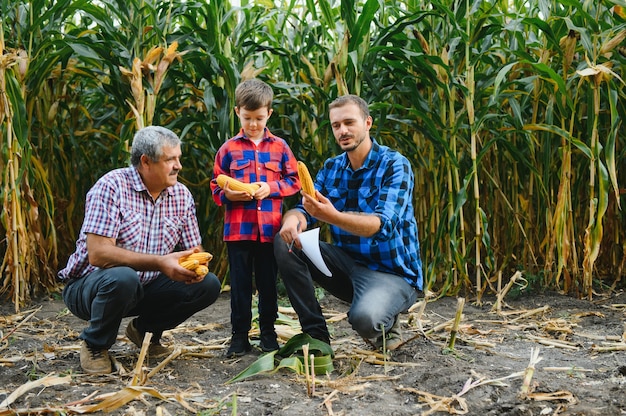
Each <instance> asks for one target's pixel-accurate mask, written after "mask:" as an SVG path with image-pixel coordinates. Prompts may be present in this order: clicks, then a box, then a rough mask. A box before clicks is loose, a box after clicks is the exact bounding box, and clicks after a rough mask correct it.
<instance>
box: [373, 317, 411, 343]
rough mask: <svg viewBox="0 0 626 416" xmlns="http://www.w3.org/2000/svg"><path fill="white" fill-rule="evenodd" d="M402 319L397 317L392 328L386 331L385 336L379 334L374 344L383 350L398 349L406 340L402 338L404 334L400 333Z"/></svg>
mask: <svg viewBox="0 0 626 416" xmlns="http://www.w3.org/2000/svg"><path fill="white" fill-rule="evenodd" d="M399 322H400V320H399V319H398V317H396V321H395V322H394V323H393V326H392V327H391V329H389V330H388V331H386V332H385V338H384V339H383V336H382V335H381V336H379V337H378V338H376V341H375V342H374V346H375V347H376V349H378V350H380V351H383V349H386V350H387V351H393V350H396V349H398V348H399V347H400V346H401V345H402V344H403V343H404V341H403V340H402V334H401V333H400V323H399Z"/></svg>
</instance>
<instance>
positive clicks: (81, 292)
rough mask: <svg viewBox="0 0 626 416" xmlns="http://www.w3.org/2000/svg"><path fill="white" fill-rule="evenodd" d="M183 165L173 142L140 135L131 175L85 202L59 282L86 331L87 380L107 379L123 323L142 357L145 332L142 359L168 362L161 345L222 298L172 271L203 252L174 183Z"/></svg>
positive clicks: (205, 280) (189, 209) (158, 132)
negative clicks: (94, 376)
mask: <svg viewBox="0 0 626 416" xmlns="http://www.w3.org/2000/svg"><path fill="white" fill-rule="evenodd" d="M180 157H181V149H180V139H179V138H178V136H176V134H174V133H173V132H172V131H170V130H168V129H165V128H163V127H154V126H151V127H145V128H143V129H141V130H139V131H138V132H137V133H136V134H135V137H134V139H133V144H132V150H131V164H132V166H131V167H128V168H122V169H116V170H113V171H111V172H109V173H107V174H106V175H104V176H103V177H102V178H100V179H99V180H98V181H97V182H96V184H95V185H94V186H93V187H92V188H91V190H90V191H89V192H88V194H87V199H86V203H85V219H84V222H83V226H82V229H81V231H80V236H79V238H78V241H77V242H76V251H75V252H74V254H72V255H71V256H70V258H69V260H68V263H67V266H66V267H65V268H64V269H63V270H61V271H60V272H59V278H60V279H61V280H63V281H64V282H65V283H66V284H65V288H64V290H63V300H64V301H65V304H66V305H67V307H68V309H69V310H70V311H71V312H72V313H73V314H74V315H76V316H77V317H79V318H82V319H84V320H87V321H89V325H88V326H87V328H85V330H83V332H82V333H81V335H80V338H81V339H82V340H83V342H82V347H81V351H80V363H81V366H82V368H83V370H84V371H85V372H87V373H91V374H106V373H110V372H111V371H112V370H113V367H112V363H111V358H110V357H109V353H108V350H109V349H110V348H111V346H112V345H113V344H114V343H115V340H116V338H117V333H118V330H119V326H120V324H121V321H122V318H124V317H127V316H137V318H135V319H133V320H132V321H131V322H130V323H129V324H128V327H127V328H126V336H127V337H128V338H129V339H130V340H131V341H132V342H133V343H134V344H135V345H136V346H137V347H141V345H142V342H143V339H144V335H145V333H146V332H151V333H152V334H153V336H152V338H151V345H150V347H149V349H148V355H149V357H153V358H158V357H163V356H165V355H168V354H169V353H170V352H171V349H170V348H167V347H165V346H163V345H161V343H160V338H161V335H162V333H163V331H165V330H167V329H172V328H174V327H176V326H177V325H179V324H180V323H182V322H183V321H185V320H186V319H187V318H189V317H190V316H191V315H193V314H194V313H196V312H198V311H200V310H202V309H204V308H206V307H207V306H209V305H211V304H212V303H213V302H215V300H216V299H217V297H218V296H219V293H220V289H221V284H220V281H219V280H218V278H217V277H216V276H215V275H214V274H212V273H209V274H207V275H206V276H196V273H195V272H194V271H191V270H187V269H185V268H183V267H181V266H180V265H179V263H178V259H179V258H181V257H182V256H186V255H188V254H191V253H193V252H194V251H200V250H201V242H202V240H201V237H200V230H199V228H198V220H197V218H196V211H195V204H194V199H193V196H192V195H191V192H189V189H187V187H185V186H184V185H183V184H181V183H180V182H178V172H179V171H180V169H181V168H182V166H181V163H180ZM179 249H180V250H183V251H177V250H179Z"/></svg>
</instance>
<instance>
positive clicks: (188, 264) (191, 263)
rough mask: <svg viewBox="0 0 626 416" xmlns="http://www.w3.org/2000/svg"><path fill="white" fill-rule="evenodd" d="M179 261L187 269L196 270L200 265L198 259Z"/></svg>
mask: <svg viewBox="0 0 626 416" xmlns="http://www.w3.org/2000/svg"><path fill="white" fill-rule="evenodd" d="M178 263H179V264H180V265H181V267H184V268H185V269H187V270H196V268H197V267H198V266H199V265H200V262H199V261H198V260H183V261H182V262H181V261H180V260H178Z"/></svg>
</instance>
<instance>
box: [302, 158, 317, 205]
mask: <svg viewBox="0 0 626 416" xmlns="http://www.w3.org/2000/svg"><path fill="white" fill-rule="evenodd" d="M298 177H300V185H301V186H302V192H304V193H305V194H307V195H311V196H312V197H313V198H316V197H315V186H313V179H312V178H311V174H310V173H309V168H307V167H306V164H305V163H304V162H301V161H298ZM316 199H317V198H316Z"/></svg>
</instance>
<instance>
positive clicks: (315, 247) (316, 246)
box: [298, 228, 333, 277]
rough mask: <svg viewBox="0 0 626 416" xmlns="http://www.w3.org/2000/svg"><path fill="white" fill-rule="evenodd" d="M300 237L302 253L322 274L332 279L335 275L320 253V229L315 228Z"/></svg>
mask: <svg viewBox="0 0 626 416" xmlns="http://www.w3.org/2000/svg"><path fill="white" fill-rule="evenodd" d="M298 237H299V238H300V244H302V251H303V252H304V254H306V256H307V257H308V258H309V260H311V262H312V263H313V264H314V265H315V267H317V269H318V270H319V271H320V272H322V273H324V274H325V275H326V276H328V277H332V275H333V274H332V273H331V272H330V270H328V267H327V266H326V263H324V259H323V258H322V253H321V252H320V229H319V228H313V229H312V230H308V231H304V232H302V233H300V234H299V235H298Z"/></svg>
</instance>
